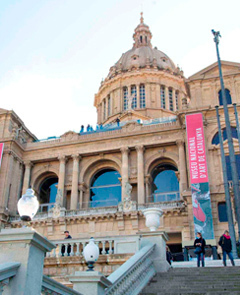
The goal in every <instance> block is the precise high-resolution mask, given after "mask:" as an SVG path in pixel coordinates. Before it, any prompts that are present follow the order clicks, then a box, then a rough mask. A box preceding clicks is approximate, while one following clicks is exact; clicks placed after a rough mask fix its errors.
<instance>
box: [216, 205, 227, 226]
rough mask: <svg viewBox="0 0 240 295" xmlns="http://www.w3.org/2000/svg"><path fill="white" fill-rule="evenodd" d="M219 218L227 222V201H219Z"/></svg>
mask: <svg viewBox="0 0 240 295" xmlns="http://www.w3.org/2000/svg"><path fill="white" fill-rule="evenodd" d="M218 219H219V221H220V222H227V221H228V217H227V207H226V203H225V202H221V203H218Z"/></svg>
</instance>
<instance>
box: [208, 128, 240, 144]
mask: <svg viewBox="0 0 240 295" xmlns="http://www.w3.org/2000/svg"><path fill="white" fill-rule="evenodd" d="M231 131H232V137H233V138H238V135H237V128H236V127H232V126H231ZM222 139H223V141H224V140H226V139H227V131H226V128H224V129H222ZM212 144H216V145H217V144H219V136H218V132H217V133H216V134H215V135H214V136H213V139H212Z"/></svg>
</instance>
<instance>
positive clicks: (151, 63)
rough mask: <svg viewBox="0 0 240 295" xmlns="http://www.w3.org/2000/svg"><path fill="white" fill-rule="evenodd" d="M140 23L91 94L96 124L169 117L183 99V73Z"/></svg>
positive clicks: (142, 23)
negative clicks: (120, 54) (128, 45)
mask: <svg viewBox="0 0 240 295" xmlns="http://www.w3.org/2000/svg"><path fill="white" fill-rule="evenodd" d="M151 39H152V33H151V31H150V29H149V27H148V26H147V25H146V24H145V23H144V21H143V15H142V13H141V18H140V24H139V25H138V26H137V27H136V29H135V31H134V34H133V40H134V43H133V47H132V49H130V50H128V51H127V52H125V53H123V54H122V56H121V57H120V59H119V60H118V61H117V63H115V65H114V66H112V67H111V68H110V70H109V74H108V76H107V78H106V79H105V80H104V81H102V83H101V86H100V88H99V91H98V93H97V94H96V95H95V101H94V106H95V107H96V108H97V112H98V124H108V123H111V122H115V120H116V119H117V118H119V119H120V120H121V121H128V120H137V119H142V120H149V119H154V118H161V117H169V116H173V115H174V114H175V113H176V112H177V111H178V110H179V109H181V108H182V104H181V101H182V98H183V97H186V87H185V82H184V80H185V79H184V77H183V72H182V71H180V69H179V67H176V66H175V64H174V63H173V61H172V60H171V59H170V58H169V57H168V56H167V55H166V54H165V53H163V52H162V51H160V50H158V49H157V47H154V48H153V47H152V44H151Z"/></svg>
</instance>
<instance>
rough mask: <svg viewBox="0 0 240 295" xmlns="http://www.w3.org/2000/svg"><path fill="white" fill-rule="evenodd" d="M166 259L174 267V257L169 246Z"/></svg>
mask: <svg viewBox="0 0 240 295" xmlns="http://www.w3.org/2000/svg"><path fill="white" fill-rule="evenodd" d="M166 259H167V262H168V263H169V264H170V265H172V260H173V257H172V253H171V251H170V249H169V247H168V246H166Z"/></svg>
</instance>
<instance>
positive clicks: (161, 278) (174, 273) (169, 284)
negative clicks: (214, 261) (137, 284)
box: [141, 266, 240, 295]
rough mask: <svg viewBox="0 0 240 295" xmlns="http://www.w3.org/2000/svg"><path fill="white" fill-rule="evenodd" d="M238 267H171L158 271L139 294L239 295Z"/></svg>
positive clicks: (239, 272)
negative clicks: (165, 270)
mask: <svg viewBox="0 0 240 295" xmlns="http://www.w3.org/2000/svg"><path fill="white" fill-rule="evenodd" d="M239 278H240V267H239V266H236V267H206V268H198V267H195V268H189V267H186V268H171V269H170V270H169V271H168V272H167V273H158V274H157V275H156V276H155V277H154V278H153V279H152V281H151V282H150V283H149V285H148V286H147V287H146V288H145V289H144V290H143V291H142V293H141V295H163V294H164V295H168V294H169V295H170V294H171V295H173V294H174V295H190V294H191V295H195V294H196V295H200V294H204V295H208V294H209V295H212V294H216V295H221V294H228V295H231V294H232V295H236V294H238V295H240V279H239Z"/></svg>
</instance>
